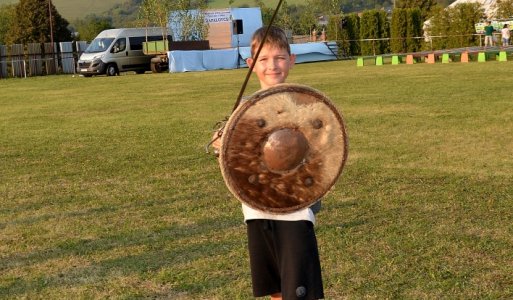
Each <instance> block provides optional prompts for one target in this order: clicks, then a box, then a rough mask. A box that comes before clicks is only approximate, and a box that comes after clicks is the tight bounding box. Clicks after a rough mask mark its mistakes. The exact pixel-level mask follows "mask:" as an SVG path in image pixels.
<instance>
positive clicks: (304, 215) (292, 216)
mask: <svg viewBox="0 0 513 300" xmlns="http://www.w3.org/2000/svg"><path fill="white" fill-rule="evenodd" d="M242 213H243V214H244V222H246V221H248V220H256V219H266V220H276V221H310V222H312V223H313V224H315V215H314V213H313V211H312V210H311V209H310V208H309V207H307V208H303V209H301V210H298V211H295V212H292V213H288V214H272V213H268V212H263V211H260V210H256V209H254V208H252V207H250V206H248V205H246V204H245V203H242Z"/></svg>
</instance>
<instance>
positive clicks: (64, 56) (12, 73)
mask: <svg viewBox="0 0 513 300" xmlns="http://www.w3.org/2000/svg"><path fill="white" fill-rule="evenodd" d="M86 48H87V42H84V41H76V42H61V43H58V44H57V43H53V44H52V43H42V44H40V43H30V44H27V45H23V44H14V45H0V78H9V77H18V78H19V77H28V76H43V75H53V74H74V73H75V72H76V62H77V61H78V58H79V57H80V54H82V52H84V50H85V49H86Z"/></svg>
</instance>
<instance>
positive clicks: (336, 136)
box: [219, 84, 348, 214]
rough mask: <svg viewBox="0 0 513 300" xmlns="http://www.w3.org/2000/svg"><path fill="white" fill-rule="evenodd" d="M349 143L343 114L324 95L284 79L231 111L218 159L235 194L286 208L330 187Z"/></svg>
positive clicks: (272, 208)
mask: <svg viewBox="0 0 513 300" xmlns="http://www.w3.org/2000/svg"><path fill="white" fill-rule="evenodd" d="M347 145H348V143H347V134H346V129H345V125H344V121H343V119H342V116H341V115H340V114H339V112H338V111H337V109H336V108H335V106H333V104H332V103H331V101H330V100H329V99H328V98H327V97H326V96H325V95H323V94H322V93H321V92H319V91H317V90H315V89H313V88H310V87H307V86H303V85H298V84H280V85H276V86H274V87H272V88H269V89H266V90H261V91H258V92H256V93H255V94H253V95H252V96H251V97H250V98H249V99H248V100H247V101H245V102H244V103H242V104H241V105H239V107H238V108H237V109H236V110H235V111H234V112H233V114H232V115H231V116H230V118H229V120H228V122H227V123H226V125H225V128H224V131H223V135H222V146H221V151H220V159H219V160H220V165H221V172H222V174H223V178H224V180H225V182H226V185H227V186H228V188H229V190H230V191H231V192H232V193H233V194H234V195H235V197H237V199H239V200H240V201H242V202H244V203H246V204H247V205H249V206H251V207H253V208H254V209H257V210H261V211H265V212H270V213H277V214H280V213H282V214H283V213H291V212H294V211H297V210H300V209H303V208H305V207H308V206H310V205H312V204H314V203H315V202H316V201H317V200H318V199H320V198H321V197H322V196H323V195H324V194H325V193H326V192H328V191H329V189H330V188H331V187H332V186H333V185H334V184H335V182H336V180H337V178H338V177H339V175H340V173H341V172H342V169H343V167H344V164H345V161H346V159H347Z"/></svg>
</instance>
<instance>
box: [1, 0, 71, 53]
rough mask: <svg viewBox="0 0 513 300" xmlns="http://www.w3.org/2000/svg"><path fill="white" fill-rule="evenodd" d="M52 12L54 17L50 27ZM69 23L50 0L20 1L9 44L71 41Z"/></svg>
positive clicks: (10, 30)
mask: <svg viewBox="0 0 513 300" xmlns="http://www.w3.org/2000/svg"><path fill="white" fill-rule="evenodd" d="M50 12H51V15H52V19H51V21H52V22H51V25H50ZM68 25H69V23H68V21H66V19H64V18H63V17H62V16H61V15H60V14H59V12H58V11H57V9H56V8H55V6H54V5H53V4H51V2H49V1H48V0H20V2H19V3H18V4H17V5H16V16H15V18H14V20H13V22H12V26H11V27H10V29H9V32H8V34H7V36H6V42H8V43H12V44H15V43H24V44H25V43H44V42H50V40H51V35H52V33H53V41H54V42H64V41H70V40H71V32H70V31H69V30H68V28H67V27H68Z"/></svg>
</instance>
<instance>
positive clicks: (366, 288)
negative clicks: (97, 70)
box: [0, 61, 513, 299]
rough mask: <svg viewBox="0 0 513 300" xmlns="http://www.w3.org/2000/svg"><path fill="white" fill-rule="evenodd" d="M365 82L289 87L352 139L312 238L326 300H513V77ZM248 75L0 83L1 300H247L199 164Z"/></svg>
mask: <svg viewBox="0 0 513 300" xmlns="http://www.w3.org/2000/svg"><path fill="white" fill-rule="evenodd" d="M355 65H356V63H355V62H354V61H339V62H329V63H311V64H302V65H297V66H296V67H295V68H294V70H292V72H291V75H290V82H299V83H303V84H308V85H310V86H312V87H315V88H318V89H320V90H322V91H324V92H325V93H326V94H327V95H328V96H329V97H331V98H332V100H333V101H334V102H335V104H336V106H337V107H339V108H340V110H341V112H342V113H343V115H344V117H345V120H346V123H347V126H348V131H349V138H350V148H349V160H348V163H347V165H346V168H345V169H344V172H343V174H342V176H341V178H340V179H339V181H338V183H337V184H336V186H335V188H334V189H333V190H332V191H331V192H330V193H329V194H328V195H327V197H326V199H325V201H324V202H323V210H322V211H321V212H320V213H319V215H318V222H317V225H316V231H317V238H318V241H319V248H320V255H321V263H322V267H323V277H324V284H325V290H326V299H362V298H366V299H511V298H512V297H513V276H512V274H511V270H513V251H512V250H511V249H513V210H512V207H513V185H512V184H511V183H512V181H513V140H512V138H511V137H512V136H513V110H512V109H511V108H512V104H513V97H512V95H513V93H512V91H511V88H510V86H511V76H510V74H511V67H512V63H511V62H507V63H499V62H487V63H469V64H459V63H453V64H444V65H442V64H435V65H427V64H416V65H399V66H392V65H386V66H382V67H377V66H368V67H363V68H357V67H356V66H355ZM246 71H247V70H246V69H242V70H225V71H210V72H196V73H180V74H145V75H130V74H127V75H125V76H119V77H96V78H81V77H72V76H70V75H62V76H47V77H36V78H28V79H8V80H0V90H1V97H0V125H1V126H0V136H1V139H0V160H1V164H0V298H2V299H14V298H27V299H36V298H37V299H77V298H80V299H91V298H116V299H133V298H140V297H149V298H163V299H251V293H250V291H251V283H250V274H249V267H248V257H247V251H246V237H245V225H244V224H243V221H242V213H241V211H240V204H239V203H238V201H237V200H235V199H234V198H233V197H232V196H231V194H230V193H229V192H228V190H227V188H226V187H225V185H224V182H223V180H222V177H221V174H220V171H219V170H218V167H217V163H216V161H215V159H214V158H212V157H211V156H208V155H206V154H205V153H204V150H203V146H204V145H205V144H206V143H207V141H208V139H209V137H210V135H211V131H210V129H211V127H212V125H213V124H214V123H215V122H216V121H218V120H220V119H222V118H223V117H224V116H225V115H227V114H228V113H229V112H230V110H231V108H232V106H233V103H234V102H235V98H236V96H237V94H238V91H239V88H240V86H241V83H242V81H243V77H244V75H245V73H246ZM505 87H506V88H505ZM255 89H256V79H255V77H253V78H252V81H251V84H250V86H249V87H248V90H249V91H252V90H255Z"/></svg>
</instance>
